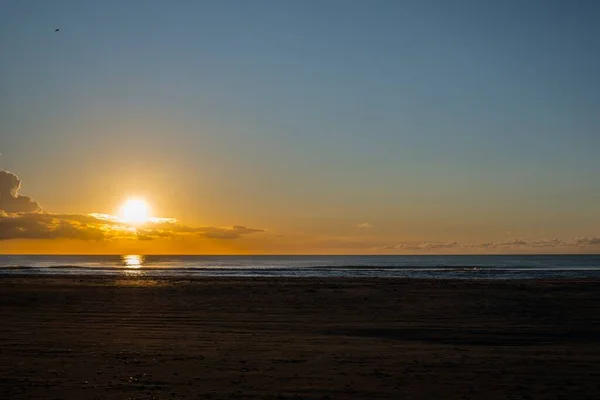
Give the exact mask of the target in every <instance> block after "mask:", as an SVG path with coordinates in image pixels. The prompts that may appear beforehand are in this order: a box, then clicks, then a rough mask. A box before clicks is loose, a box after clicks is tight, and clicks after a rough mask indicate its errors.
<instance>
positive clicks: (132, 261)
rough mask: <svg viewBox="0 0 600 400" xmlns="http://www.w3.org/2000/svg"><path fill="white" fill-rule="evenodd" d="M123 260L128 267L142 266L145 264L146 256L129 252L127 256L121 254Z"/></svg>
mask: <svg viewBox="0 0 600 400" xmlns="http://www.w3.org/2000/svg"><path fill="white" fill-rule="evenodd" d="M121 261H122V263H123V265H124V266H126V267H127V268H133V269H137V268H142V266H143V265H144V256H140V255H138V254H129V255H126V256H121Z"/></svg>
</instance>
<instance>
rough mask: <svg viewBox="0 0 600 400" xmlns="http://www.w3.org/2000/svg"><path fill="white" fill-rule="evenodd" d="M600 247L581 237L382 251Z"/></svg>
mask: <svg viewBox="0 0 600 400" xmlns="http://www.w3.org/2000/svg"><path fill="white" fill-rule="evenodd" d="M593 246H600V237H579V238H575V239H571V240H562V239H557V238H553V239H510V240H504V241H498V242H483V243H460V242H406V243H398V244H392V245H383V246H381V247H380V249H382V250H413V251H430V250H431V251H435V250H443V249H464V250H469V249H471V250H473V249H484V250H494V249H509V250H510V249H540V248H561V247H593Z"/></svg>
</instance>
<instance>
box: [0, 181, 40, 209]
mask: <svg viewBox="0 0 600 400" xmlns="http://www.w3.org/2000/svg"><path fill="white" fill-rule="evenodd" d="M20 188H21V180H20V179H19V177H18V176H16V175H15V174H13V173H12V172H8V171H0V210H2V211H5V212H7V213H27V212H36V211H39V210H40V209H41V207H40V205H39V204H38V203H37V202H36V201H34V200H32V199H31V197H27V196H21V195H20V194H19V189H20Z"/></svg>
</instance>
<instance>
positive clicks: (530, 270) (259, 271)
mask: <svg viewBox="0 0 600 400" xmlns="http://www.w3.org/2000/svg"><path fill="white" fill-rule="evenodd" d="M8 274H10V275H15V274H18V275H31V274H35V275H39V274H43V275H129V276H132V275H134V276H153V277H160V276H165V277H169V276H174V277H202V276H207V277H208V276H222V277H224V276H231V277H288V278H289V277H319V278H328V277H353V278H354V277H356V278H358V277H378V278H442V279H444V278H447V279H457V278H459V279H535V278H600V255H452V256H441V255H419V256H387V255H386V256H187V255H186V256H153V255H146V256H143V255H133V254H132V255H112V256H110V255H109V256H105V255H102V256H100V255H3V256H0V275H8Z"/></svg>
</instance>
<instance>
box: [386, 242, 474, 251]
mask: <svg viewBox="0 0 600 400" xmlns="http://www.w3.org/2000/svg"><path fill="white" fill-rule="evenodd" d="M459 247H463V246H462V245H461V244H460V243H458V242H407V243H399V244H394V245H385V246H383V247H382V249H384V250H418V251H422V250H439V249H453V248H459Z"/></svg>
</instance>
